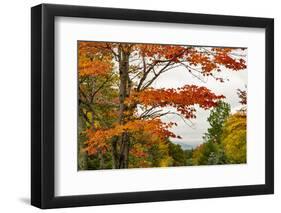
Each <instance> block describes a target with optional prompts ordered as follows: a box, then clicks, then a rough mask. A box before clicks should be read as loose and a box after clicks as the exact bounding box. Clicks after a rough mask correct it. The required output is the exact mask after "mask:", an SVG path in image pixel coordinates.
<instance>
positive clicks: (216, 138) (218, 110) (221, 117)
mask: <svg viewBox="0 0 281 213" xmlns="http://www.w3.org/2000/svg"><path fill="white" fill-rule="evenodd" d="M229 113H230V105H229V104H228V103H225V102H223V101H219V102H218V105H217V106H216V107H215V108H214V109H212V110H211V113H210V116H209V117H208V122H209V124H210V126H211V127H210V128H208V130H207V133H205V135H204V136H203V139H204V141H205V142H212V143H217V144H221V135H222V127H223V124H224V122H225V120H226V119H227V117H228V116H229Z"/></svg>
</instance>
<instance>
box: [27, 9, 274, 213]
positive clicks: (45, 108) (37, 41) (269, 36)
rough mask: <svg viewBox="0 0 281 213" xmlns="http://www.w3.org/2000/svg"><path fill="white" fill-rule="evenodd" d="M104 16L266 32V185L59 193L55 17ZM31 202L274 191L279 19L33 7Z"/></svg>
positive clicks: (67, 203)
mask: <svg viewBox="0 0 281 213" xmlns="http://www.w3.org/2000/svg"><path fill="white" fill-rule="evenodd" d="M58 16H63V17H80V18H100V19H112V20H132V21H146V22H162V23H182V24H200V25H218V26H237V27H250V28H263V29H265V32H266V33H265V34H266V38H265V44H266V48H265V61H266V63H265V73H266V75H265V76H266V77H265V85H266V86H265V90H266V91H265V92H266V97H265V98H266V106H265V108H266V110H265V115H266V118H265V121H266V124H265V131H266V136H265V161H266V162H265V184H261V185H246V186H225V187H213V188H211V187H210V188H197V189H177V190H163V191H144V192H129V193H111V194H93V195H78V196H77V195H73V196H60V197H56V196H55V195H54V189H55V182H54V177H55V171H54V166H55V165H54V163H55V161H54V157H55V156H54V149H55V146H54V144H55V137H54V135H55V107H54V106H55V99H54V96H55V85H54V78H55V75H54V72H55V69H54V59H55V53H54V50H55V47H54V21H55V17H58ZM31 52H32V53H31V112H32V113H31V114H32V115H31V204H32V205H34V206H37V207H39V208H43V209H46V208H60V207H76V206H90V205H106V204H121V203H138V202H153V201H169V200H183V199H197V198H217V197H228V196H246V195H260V194H272V193H274V150H273V148H274V20H273V19H270V18H254V17H240V16H223V15H208V14H194V13H178V12H177V13H176V12H164V11H147V10H131V9H113V8H102V7H86V6H67V5H53V4H41V5H38V6H35V7H32V9H31Z"/></svg>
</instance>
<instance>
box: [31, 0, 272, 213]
mask: <svg viewBox="0 0 281 213" xmlns="http://www.w3.org/2000/svg"><path fill="white" fill-rule="evenodd" d="M31 29H32V30H31V39H32V42H31V43H32V44H31V45H32V46H31V50H32V55H31V58H32V63H31V64H32V66H31V72H32V74H31V76H32V80H31V82H32V85H31V88H32V104H31V105H32V118H31V120H32V140H31V147H32V150H31V152H32V155H31V203H32V205H34V206H37V207H40V208H59V207H74V206H88V205H105V204H121V203H136V202H152V201H168V200H181V199H197V198H213V197H226V196H243V195H259V194H272V193H273V191H274V152H273V145H274V142H273V140H274V78H273V77H274V32H273V30H274V21H273V19H270V18H254V17H238V16H222V15H207V14H191V13H176V12H164V11H145V10H129V9H113V8H100V7H85V6H66V5H51V4H42V5H38V6H35V7H33V8H32V9H31Z"/></svg>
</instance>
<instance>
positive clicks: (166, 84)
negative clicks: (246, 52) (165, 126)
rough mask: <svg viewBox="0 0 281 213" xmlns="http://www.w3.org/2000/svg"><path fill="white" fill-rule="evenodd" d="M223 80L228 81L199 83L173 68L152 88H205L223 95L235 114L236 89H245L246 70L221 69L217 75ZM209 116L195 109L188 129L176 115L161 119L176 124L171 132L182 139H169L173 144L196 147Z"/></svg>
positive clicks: (212, 79)
mask: <svg viewBox="0 0 281 213" xmlns="http://www.w3.org/2000/svg"><path fill="white" fill-rule="evenodd" d="M217 76H219V77H223V78H224V79H229V81H225V82H224V83H220V82H219V81H216V80H215V79H214V78H212V77H209V78H205V79H204V82H202V81H199V80H198V79H197V78H195V77H193V76H192V75H191V74H189V73H188V71H187V70H186V69H185V68H183V67H179V68H175V69H174V70H170V71H168V72H166V73H163V74H162V75H160V76H159V78H158V79H157V80H156V81H155V82H154V84H153V87H154V88H177V87H182V86H184V85H187V84H194V85H197V86H205V87H207V88H209V89H210V90H211V91H213V92H214V93H215V94H217V95H221V94H222V95H224V96H225V97H226V99H225V102H227V103H229V104H230V106H231V111H232V112H235V111H236V110H237V109H239V108H240V107H241V105H240V103H239V98H238V96H237V89H238V88H240V89H245V86H246V85H247V70H243V71H230V70H228V69H222V72H221V73H219V75H217ZM209 114H210V110H203V109H201V108H197V112H196V116H197V118H196V119H194V120H192V123H193V126H192V127H190V126H188V125H187V124H186V123H184V121H182V119H181V118H179V117H178V116H176V115H169V116H166V117H165V118H162V120H163V121H173V122H177V124H178V126H177V127H174V128H173V129H172V130H173V132H174V133H176V134H177V135H180V136H181V137H182V139H171V140H172V141H173V142H181V143H185V144H189V145H192V146H196V145H198V144H200V143H202V142H203V140H202V136H203V134H204V133H205V132H206V131H207V129H208V127H209V124H208V121H207V118H208V116H209Z"/></svg>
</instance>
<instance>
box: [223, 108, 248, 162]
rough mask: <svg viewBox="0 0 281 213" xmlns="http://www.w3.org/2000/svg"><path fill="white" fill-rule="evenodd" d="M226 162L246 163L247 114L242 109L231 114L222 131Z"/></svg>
mask: <svg viewBox="0 0 281 213" xmlns="http://www.w3.org/2000/svg"><path fill="white" fill-rule="evenodd" d="M221 139H222V145H223V147H224V150H225V155H226V159H227V163H246V156H247V153H246V149H247V147H246V143H247V116H246V113H245V112H243V111H240V112H237V113H235V114H233V115H231V116H230V117H229V118H228V119H227V120H226V122H225V124H224V127H223V132H222V138H221Z"/></svg>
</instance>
